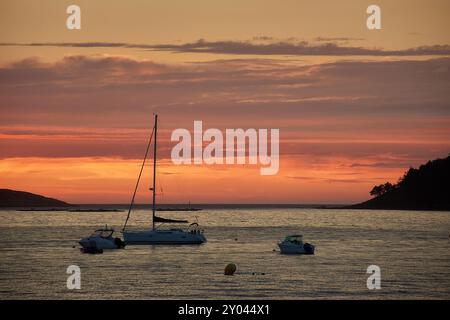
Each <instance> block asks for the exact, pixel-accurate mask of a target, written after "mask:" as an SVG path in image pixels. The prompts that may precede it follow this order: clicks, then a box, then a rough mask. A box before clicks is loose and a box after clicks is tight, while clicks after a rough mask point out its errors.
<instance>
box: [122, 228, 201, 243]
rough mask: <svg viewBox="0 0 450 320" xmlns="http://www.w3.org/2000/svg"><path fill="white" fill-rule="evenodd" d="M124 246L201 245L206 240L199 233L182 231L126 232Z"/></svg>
mask: <svg viewBox="0 0 450 320" xmlns="http://www.w3.org/2000/svg"><path fill="white" fill-rule="evenodd" d="M123 238H124V241H125V243H126V244H137V245H139V244H143V245H145V244H177V245H180V244H202V243H204V242H206V238H205V236H204V235H203V234H201V233H195V232H190V231H183V230H147V231H126V232H124V233H123Z"/></svg>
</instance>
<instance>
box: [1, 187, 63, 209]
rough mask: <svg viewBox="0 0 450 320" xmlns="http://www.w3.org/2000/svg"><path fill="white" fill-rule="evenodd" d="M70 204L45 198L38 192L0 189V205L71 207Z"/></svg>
mask: <svg viewBox="0 0 450 320" xmlns="http://www.w3.org/2000/svg"><path fill="white" fill-rule="evenodd" d="M71 206H72V205H71V204H69V203H67V202H64V201H61V200H57V199H53V198H47V197H44V196H41V195H38V194H34V193H30V192H23V191H15V190H10V189H0V207H22V208H30V207H48V208H53V207H71Z"/></svg>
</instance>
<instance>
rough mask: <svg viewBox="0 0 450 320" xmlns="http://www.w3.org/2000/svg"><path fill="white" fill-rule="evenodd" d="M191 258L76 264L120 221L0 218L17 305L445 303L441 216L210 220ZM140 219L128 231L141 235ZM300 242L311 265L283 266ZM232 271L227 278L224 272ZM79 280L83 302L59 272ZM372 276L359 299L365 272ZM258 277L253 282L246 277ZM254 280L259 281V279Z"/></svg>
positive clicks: (28, 215) (3, 261)
mask: <svg viewBox="0 0 450 320" xmlns="http://www.w3.org/2000/svg"><path fill="white" fill-rule="evenodd" d="M163 215H164V216H165V217H173V218H190V219H194V216H198V218H199V221H200V223H201V224H202V225H203V226H204V228H205V234H206V236H207V238H208V242H207V243H206V244H203V245H200V246H128V247H127V248H126V249H124V250H114V251H108V252H105V253H104V254H99V255H89V254H81V253H80V251H79V249H78V248H73V245H75V244H76V241H77V240H79V239H80V238H81V237H83V236H86V235H88V234H90V233H91V231H93V230H94V229H95V228H97V227H101V226H102V225H104V224H105V223H108V225H111V226H113V227H115V228H116V229H120V227H121V225H122V223H123V221H124V218H125V213H121V212H119V213H117V212H116V213H68V212H16V211H0V221H1V226H0V298H1V299H7V298H18V299H32V298H37V299H92V298H93V299H109V298H117V299H153V298H158V299H167V298H186V299H196V298H200V299H204V298H218V299H221V298H228V299H238V298H245V299H259V298H270V299H272V298H273V299H308V298H319V299H355V298H367V299H400V298H406V299H416V298H437V299H450V239H449V233H450V212H406V211H363V210H360V211H356V210H354V211H346V210H319V209H270V210H261V209H235V210H230V209H222V210H219V209H214V210H212V209H208V210H203V211H200V212H184V213H174V212H165V213H164V214H163ZM148 216H149V213H148V211H143V210H138V211H136V212H135V214H134V215H133V216H132V219H131V221H130V222H131V226H132V227H136V226H140V225H141V226H142V225H145V224H146V223H148ZM291 233H303V234H304V239H305V241H306V242H311V243H313V244H315V245H316V254H315V255H314V256H284V255H280V254H279V252H278V251H274V250H275V249H276V250H277V249H278V248H277V246H276V243H277V241H279V240H281V239H282V238H283V237H284V236H285V235H287V234H291ZM230 262H233V263H235V264H236V265H237V268H238V269H237V272H236V274H235V275H234V276H224V275H223V269H224V267H225V265H226V264H228V263H230ZM72 264H75V265H78V266H80V268H81V273H82V275H81V290H72V291H71V290H68V289H67V288H66V279H67V276H68V275H67V274H66V268H67V267H68V266H69V265H72ZM371 264H375V265H378V266H380V268H381V276H382V282H381V285H382V289H381V290H372V291H370V290H368V289H367V287H366V279H367V277H368V274H366V269H367V266H368V265H371ZM253 272H254V273H256V274H255V275H252V273H253ZM261 273H264V275H262V274H261Z"/></svg>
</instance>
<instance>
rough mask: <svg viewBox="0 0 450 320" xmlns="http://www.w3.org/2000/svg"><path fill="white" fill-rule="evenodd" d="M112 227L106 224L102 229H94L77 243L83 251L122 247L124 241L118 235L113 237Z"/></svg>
mask: <svg viewBox="0 0 450 320" xmlns="http://www.w3.org/2000/svg"><path fill="white" fill-rule="evenodd" d="M113 234H114V229H110V228H108V226H106V227H105V228H103V229H98V230H95V232H94V233H93V234H91V235H90V236H88V237H85V238H83V239H81V240H80V241H79V242H78V243H79V244H80V245H81V246H82V247H83V249H84V250H85V251H93V252H95V251H99V250H103V249H118V248H124V247H125V243H124V242H123V241H122V240H121V239H120V238H119V237H113Z"/></svg>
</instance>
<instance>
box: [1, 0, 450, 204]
mask: <svg viewBox="0 0 450 320" xmlns="http://www.w3.org/2000/svg"><path fill="white" fill-rule="evenodd" d="M71 4H77V5H78V6H80V8H81V30H68V29H67V28H66V19H67V16H68V15H67V14H66V8H67V7H68V6H69V5H71ZM371 4H377V5H379V6H380V8H381V12H382V13H381V19H382V20H381V21H382V29H381V30H368V29H367V27H366V19H367V17H368V14H367V13H366V8H367V7H368V6H369V5H371ZM449 30H450V1H447V0H442V1H441V0H430V1H416V0H408V1H404V0H396V1H392V0H389V1H382V0H377V1H372V0H371V1H364V0H342V1H320V0H318V1H301V0H281V1H279V0H278V1H275V0H266V1H261V0H240V1H231V0H229V1H210V0H189V1H187V0H177V1H175V0H164V1H163V0H152V1H144V0H129V1H111V0H109V1H107V0H89V1H88V0H74V1H63V0H61V1H54V0H42V1H32V0H15V1H6V0H0V188H10V189H16V190H24V191H29V192H34V193H38V194H43V195H46V196H50V197H56V198H59V199H62V200H65V201H68V202H72V203H127V202H129V201H130V199H131V195H132V192H133V188H134V184H135V181H136V178H137V175H138V173H139V166H140V164H141V161H142V157H143V155H144V152H145V147H146V143H147V139H148V135H149V133H150V131H151V127H152V125H153V118H152V117H153V113H158V115H159V117H160V136H159V137H160V138H159V139H158V142H159V147H158V152H159V155H160V158H159V166H158V185H159V186H158V194H159V195H158V197H159V201H160V202H165V203H187V202H188V201H191V202H193V203H352V202H358V201H362V200H365V199H367V198H368V197H369V191H370V189H371V188H372V186H373V185H375V184H379V183H383V182H385V181H391V182H396V181H397V179H398V178H399V177H400V176H401V175H402V174H403V172H404V171H405V170H406V169H407V168H408V167H410V166H418V165H420V164H421V163H424V162H426V161H427V160H431V159H434V158H438V157H444V156H447V155H448V154H449V152H450V90H449V89H450V86H449V85H450V32H449ZM194 120H202V121H203V126H204V128H205V129H207V128H219V129H221V130H225V128H244V129H247V128H256V129H259V128H279V129H280V170H279V172H278V174H277V175H274V176H261V175H260V171H259V167H258V166H254V165H228V166H227V165H224V166H211V165H210V166H207V165H183V166H176V165H174V164H172V163H171V160H170V150H171V149H172V147H173V146H174V145H175V142H171V141H170V134H171V132H172V131H173V130H174V129H176V128H187V129H189V130H191V131H192V130H193V121H194ZM150 185H151V170H150V167H149V166H148V167H146V169H145V171H144V177H143V180H142V185H141V189H140V192H139V194H138V198H137V202H140V203H149V202H150V201H151V197H150V192H149V191H148V188H149V187H150Z"/></svg>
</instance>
